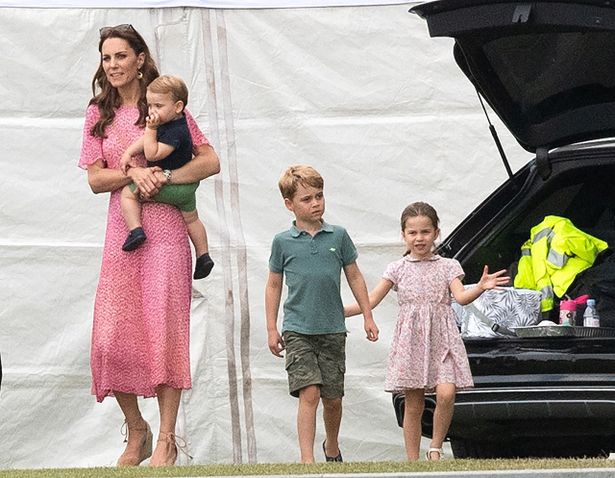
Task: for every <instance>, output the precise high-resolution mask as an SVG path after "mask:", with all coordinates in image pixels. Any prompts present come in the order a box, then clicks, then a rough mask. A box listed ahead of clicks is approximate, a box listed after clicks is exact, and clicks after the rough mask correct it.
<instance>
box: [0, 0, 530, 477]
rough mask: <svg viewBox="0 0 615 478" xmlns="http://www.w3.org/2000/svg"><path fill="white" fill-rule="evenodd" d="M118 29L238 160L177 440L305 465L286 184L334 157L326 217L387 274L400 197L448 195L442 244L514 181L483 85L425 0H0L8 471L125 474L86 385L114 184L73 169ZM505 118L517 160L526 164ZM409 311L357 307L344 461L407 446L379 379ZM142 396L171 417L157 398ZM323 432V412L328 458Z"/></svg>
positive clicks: (224, 179)
mask: <svg viewBox="0 0 615 478" xmlns="http://www.w3.org/2000/svg"><path fill="white" fill-rule="evenodd" d="M4 3H5V4H6V2H4ZM20 3H21V2H20ZM82 3H85V2H82ZM150 5H152V6H156V5H157V2H150ZM120 23H131V24H132V25H134V26H135V27H136V28H137V29H138V30H139V31H140V32H141V33H143V35H144V36H145V38H146V40H147V42H148V44H149V45H150V47H151V49H152V50H153V52H154V54H155V56H156V58H157V61H158V63H159V66H160V69H161V71H162V72H163V73H173V74H179V75H181V76H182V77H184V78H185V79H186V80H187V83H188V85H189V88H190V92H191V96H190V101H189V109H190V110H191V112H192V113H193V115H194V116H195V117H196V118H197V120H198V122H199V124H200V126H201V127H202V129H203V130H204V131H205V132H206V134H207V135H208V136H209V138H210V139H211V141H212V143H213V144H214V146H215V148H216V150H217V152H218V153H219V155H220V158H221V163H222V171H221V173H220V174H219V175H217V176H215V177H212V178H210V179H208V180H206V181H204V182H203V183H202V184H201V187H200V188H199V190H198V205H199V211H200V215H201V217H202V218H203V219H204V221H205V223H206V225H207V228H208V232H209V237H210V245H211V253H212V256H213V258H214V260H215V261H216V267H215V268H214V271H213V273H212V275H211V276H210V277H209V278H207V279H206V280H202V281H195V282H194V293H193V297H194V300H193V310H192V330H191V333H192V345H191V357H192V373H193V381H194V387H193V389H192V390H191V391H188V392H186V393H184V395H183V399H182V403H181V408H180V418H179V424H178V430H177V432H178V434H179V435H182V436H184V437H185V438H186V440H187V442H188V444H189V449H190V453H191V454H192V455H193V456H194V460H192V462H191V463H195V464H199V463H232V462H234V463H247V462H261V463H264V462H289V461H296V460H297V459H298V447H297V443H296V441H297V440H296V431H295V414H296V407H297V402H296V400H295V399H293V398H291V397H290V396H289V395H288V392H287V384H286V375H285V372H284V366H283V362H282V361H281V360H280V359H277V358H275V357H274V356H272V355H271V353H270V352H269V351H268V348H267V338H266V331H265V320H264V307H263V295H264V294H263V291H264V284H265V280H266V276H267V261H268V257H269V246H270V242H271V239H272V238H273V236H274V234H275V233H277V232H279V231H281V230H283V229H285V228H287V227H288V226H289V225H290V221H291V219H292V217H291V216H290V215H289V213H288V211H287V210H286V209H285V208H284V206H283V203H282V199H281V197H280V195H279V192H278V189H277V180H278V177H279V175H280V174H281V172H282V171H283V170H284V169H285V168H286V167H287V166H289V165H290V164H294V163H307V164H311V165H313V166H315V167H316V168H317V169H318V170H320V172H321V173H322V174H323V176H324V178H325V194H326V197H327V213H326V219H327V221H329V222H330V223H333V224H342V225H344V226H345V227H346V228H347V229H348V231H349V233H350V235H351V236H352V237H353V239H354V240H355V243H356V245H357V247H358V250H359V254H360V256H359V266H360V268H361V270H362V271H363V272H364V275H365V277H366V280H367V283H368V287H371V286H373V285H375V283H376V282H377V280H378V279H379V277H380V275H381V273H382V271H383V270H384V268H385V266H386V264H387V263H388V262H390V261H392V260H395V259H396V258H398V257H399V256H400V254H401V253H402V246H401V240H400V233H399V224H398V217H399V214H400V213H401V210H402V209H403V207H404V206H406V205H407V204H408V203H409V202H412V201H415V200H426V201H428V202H430V203H432V204H433V205H434V206H435V207H436V209H437V210H438V211H439V213H440V217H441V220H442V230H443V234H444V235H446V233H448V232H449V231H450V230H451V229H452V228H453V227H454V226H455V225H456V224H457V223H458V222H459V221H460V220H461V219H462V218H463V217H464V216H465V215H466V214H467V213H468V212H469V211H470V210H471V209H472V208H474V207H475V206H476V205H477V204H478V203H479V202H480V201H481V200H483V199H484V198H485V197H486V195H487V194H489V192H490V191H491V190H493V189H494V188H495V187H496V186H497V185H498V184H499V183H501V182H502V181H504V180H505V179H506V173H505V170H504V168H503V167H502V166H501V163H500V159H499V156H498V154H497V150H496V147H495V146H494V144H493V143H492V141H491V139H490V135H489V132H488V129H487V125H486V121H485V119H484V116H483V115H482V112H481V111H480V107H479V105H478V103H477V99H476V94H475V92H474V91H473V90H472V88H471V86H470V84H469V82H468V81H467V80H465V79H464V78H463V77H462V74H461V72H460V71H458V69H457V68H456V67H455V65H454V62H453V59H452V55H451V46H452V43H451V41H450V40H448V39H435V40H434V39H430V38H429V37H428V33H427V28H426V25H425V24H424V23H423V21H422V20H420V19H419V18H418V17H416V16H413V15H410V14H408V5H388V6H345V7H329V8H311V9H268V10H247V9H243V10H242V9H240V10H218V9H203V8H179V7H176V8H133V9H109V8H105V9H96V8H87V9H86V8H77V7H74V8H66V9H48V10H41V9H36V8H0V28H1V30H2V34H1V35H0V51H2V55H0V93H1V97H2V99H3V102H2V108H1V109H0V144H2V155H1V159H0V164H1V171H2V195H1V198H0V291H1V292H0V294H1V296H0V299H1V300H0V324H1V327H0V353H1V354H2V364H3V367H4V381H3V383H2V390H1V393H0V436H2V437H3V438H2V439H1V440H0V468H38V467H85V466H113V465H114V463H115V460H116V459H117V457H118V456H119V454H120V453H121V450H122V448H123V443H122V437H121V436H120V433H119V430H120V426H121V423H122V418H121V414H120V412H119V409H118V407H117V404H116V403H115V401H114V400H113V399H106V400H105V401H104V402H103V403H102V404H98V403H96V401H95V399H94V397H93V396H91V395H90V388H89V387H90V371H89V341H90V329H91V321H92V319H91V316H92V308H93V307H92V306H93V299H94V294H95V290H96V283H97V275H98V271H99V267H100V260H101V247H102V240H103V235H104V227H105V217H106V207H107V195H105V194H103V195H94V194H92V193H91V191H90V190H89V188H88V185H87V181H86V176H85V173H84V172H83V171H82V170H80V169H78V168H77V161H78V157H79V151H80V145H81V135H82V128H83V114H84V111H85V108H86V105H87V102H88V100H89V99H90V96H91V90H90V84H91V79H92V76H93V73H94V71H95V69H96V67H97V64H98V51H97V41H98V38H97V34H98V28H99V27H101V26H103V25H116V24H120ZM492 119H493V120H494V121H495V116H494V115H492ZM495 123H496V126H497V127H498V128H499V131H500V135H501V136H502V139H503V143H504V147H505V149H506V150H507V151H508V152H509V154H510V159H511V162H512V166H513V169H514V170H516V169H518V168H519V167H520V166H521V165H522V164H524V163H525V161H527V160H528V159H529V158H528V155H527V154H525V153H522V152H520V151H521V149H520V147H519V146H518V145H517V144H516V143H515V142H514V140H513V139H512V138H511V137H510V135H508V133H507V132H506V131H505V129H504V128H503V127H501V126H500V125H499V123H498V122H497V121H495ZM344 297H345V300H347V301H350V300H351V295H350V294H349V291H348V288H347V287H346V286H345V287H344ZM395 317H396V302H395V297H394V296H393V295H391V296H390V297H388V298H387V299H385V301H384V303H383V304H382V305H381V306H380V307H379V308H378V309H376V311H375V318H376V320H377V323H378V325H379V327H380V330H381V336H380V340H379V341H378V342H377V343H375V344H372V343H369V342H368V341H367V340H366V339H365V337H364V333H363V330H362V321H361V320H360V319H359V318H354V319H349V320H348V329H349V339H348V349H347V355H348V367H347V369H348V373H347V382H346V397H345V399H344V404H345V411H344V418H343V422H342V430H341V447H342V450H343V453H344V458H345V459H346V460H348V461H357V460H365V461H371V460H403V459H404V457H405V454H404V449H403V440H402V434H401V430H400V429H399V428H398V427H397V424H396V421H395V416H394V412H393V407H392V405H391V397H390V396H389V395H388V394H386V393H385V392H383V378H384V368H385V364H386V357H387V351H388V346H389V343H390V340H391V334H392V332H393V328H394V323H395ZM141 404H142V406H143V414H144V416H145V417H146V418H147V419H148V420H149V421H150V422H151V423H152V424H153V426H154V427H155V426H156V425H157V421H158V418H157V407H156V404H155V401H154V400H152V399H149V400H142V401H141ZM323 434H324V432H323V429H322V423H321V422H320V421H319V424H318V431H317V456H318V457H319V459H322V457H321V456H320V455H321V454H320V453H318V447H319V446H320V445H319V444H320V443H321V442H322V439H323ZM179 463H180V464H187V463H188V461H187V460H186V458H185V457H184V456H183V455H180V461H179Z"/></svg>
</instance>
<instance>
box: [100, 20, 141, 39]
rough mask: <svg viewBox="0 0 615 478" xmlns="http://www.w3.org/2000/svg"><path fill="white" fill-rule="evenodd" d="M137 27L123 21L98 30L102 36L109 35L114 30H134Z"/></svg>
mask: <svg viewBox="0 0 615 478" xmlns="http://www.w3.org/2000/svg"><path fill="white" fill-rule="evenodd" d="M134 31H135V29H134V27H133V26H132V25H131V24H130V23H122V24H121V25H115V26H114V27H102V28H101V29H100V30H98V32H99V33H100V37H101V38H102V37H104V36H107V35H109V34H111V33H114V32H120V33H122V32H134Z"/></svg>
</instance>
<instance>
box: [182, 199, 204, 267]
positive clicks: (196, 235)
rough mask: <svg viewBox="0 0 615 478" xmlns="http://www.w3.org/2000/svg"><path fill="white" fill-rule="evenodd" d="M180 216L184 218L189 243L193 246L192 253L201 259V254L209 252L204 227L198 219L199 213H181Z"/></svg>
mask: <svg viewBox="0 0 615 478" xmlns="http://www.w3.org/2000/svg"><path fill="white" fill-rule="evenodd" d="M182 215H183V216H184V221H185V222H186V227H187V228H188V236H190V241H191V242H192V245H193V246H194V253H195V254H196V256H197V257H201V256H202V255H203V254H205V253H207V252H209V244H208V243H207V232H206V231H205V225H204V224H203V223H202V222H201V220H200V219H199V213H198V212H197V210H196V209H195V210H194V211H190V212H185V211H182Z"/></svg>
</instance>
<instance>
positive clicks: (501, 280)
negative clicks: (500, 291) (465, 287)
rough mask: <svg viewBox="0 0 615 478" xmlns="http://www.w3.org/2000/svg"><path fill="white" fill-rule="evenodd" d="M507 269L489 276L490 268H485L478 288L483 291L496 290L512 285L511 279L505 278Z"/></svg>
mask: <svg viewBox="0 0 615 478" xmlns="http://www.w3.org/2000/svg"><path fill="white" fill-rule="evenodd" d="M504 274H506V269H502V270H500V271H497V272H494V273H493V274H489V266H485V268H484V269H483V275H482V276H481V278H480V280H479V281H478V284H477V286H478V287H480V288H481V289H482V290H488V289H495V288H497V287H499V286H505V285H509V284H510V277H509V276H505V275H504Z"/></svg>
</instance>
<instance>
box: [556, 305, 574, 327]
mask: <svg viewBox="0 0 615 478" xmlns="http://www.w3.org/2000/svg"><path fill="white" fill-rule="evenodd" d="M576 316H577V303H576V302H575V301H574V300H562V301H561V302H560V303H559V325H575V319H576Z"/></svg>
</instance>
